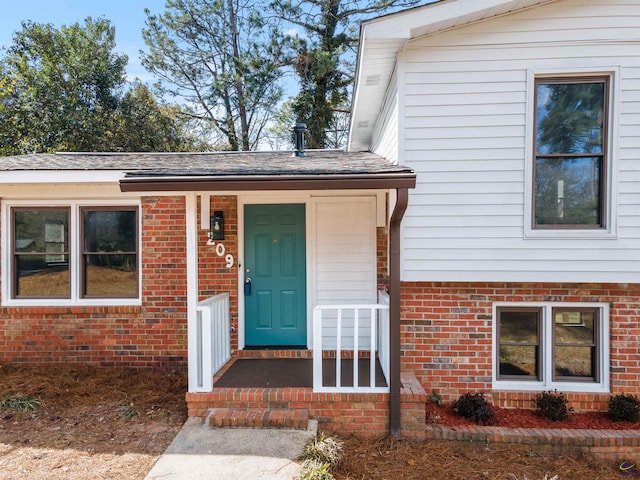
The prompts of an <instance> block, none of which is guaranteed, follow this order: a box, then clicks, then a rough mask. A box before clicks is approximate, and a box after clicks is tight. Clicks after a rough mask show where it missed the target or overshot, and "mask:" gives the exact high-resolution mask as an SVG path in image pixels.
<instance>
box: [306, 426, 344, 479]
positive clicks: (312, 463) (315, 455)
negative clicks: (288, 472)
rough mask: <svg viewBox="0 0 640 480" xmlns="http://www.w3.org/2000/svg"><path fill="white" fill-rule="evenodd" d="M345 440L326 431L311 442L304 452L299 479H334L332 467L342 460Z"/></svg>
mask: <svg viewBox="0 0 640 480" xmlns="http://www.w3.org/2000/svg"><path fill="white" fill-rule="evenodd" d="M343 453H344V442H342V441H341V440H336V439H334V438H331V437H326V436H325V435H324V433H322V434H320V436H319V437H316V438H315V439H314V440H313V441H312V442H311V443H309V444H308V445H307V446H306V447H305V449H304V452H303V453H302V456H301V457H300V460H303V462H302V465H301V467H300V473H299V474H298V476H297V477H296V479H297V480H333V478H334V477H333V474H332V473H331V468H333V467H335V466H336V465H338V464H339V463H340V461H341V460H342V455H343Z"/></svg>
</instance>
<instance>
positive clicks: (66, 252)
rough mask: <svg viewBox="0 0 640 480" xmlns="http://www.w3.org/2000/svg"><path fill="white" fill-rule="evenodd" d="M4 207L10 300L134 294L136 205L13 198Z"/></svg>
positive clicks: (77, 299)
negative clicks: (22, 201) (47, 202)
mask: <svg viewBox="0 0 640 480" xmlns="http://www.w3.org/2000/svg"><path fill="white" fill-rule="evenodd" d="M5 212H6V213H7V215H6V217H7V218H8V222H9V225H8V227H9V229H8V230H9V232H10V235H9V236H8V241H9V245H8V247H9V248H8V249H7V251H8V252H9V258H8V260H9V261H8V264H9V266H8V268H5V269H4V274H5V275H6V276H7V277H8V280H9V281H8V282H6V285H8V288H5V290H4V292H3V293H4V295H5V297H4V298H6V299H9V301H10V302H14V303H22V302H23V301H24V302H33V301H36V302H39V303H43V302H44V303H47V302H51V303H59V304H73V303H83V302H85V303H92V302H93V303H95V302H105V301H106V302H107V303H109V302H110V301H111V302H113V301H116V300H120V301H121V300H122V299H125V300H126V302H125V303H129V301H130V300H135V299H138V298H139V261H140V259H139V246H138V245H139V234H138V230H139V228H138V206H137V205H115V206H112V205H90V204H86V205H85V204H79V203H77V202H69V203H67V204H60V205H54V206H40V205H33V204H28V205H21V204H13V205H9V206H8V208H7V209H6V210H5ZM5 258H6V257H5Z"/></svg>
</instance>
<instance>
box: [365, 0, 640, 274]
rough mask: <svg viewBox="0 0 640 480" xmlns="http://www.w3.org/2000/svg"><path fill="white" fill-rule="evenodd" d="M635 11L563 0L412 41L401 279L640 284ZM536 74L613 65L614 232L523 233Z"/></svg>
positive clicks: (608, 69) (639, 66) (639, 68)
mask: <svg viewBox="0 0 640 480" xmlns="http://www.w3.org/2000/svg"><path fill="white" fill-rule="evenodd" d="M638 18H640V4H638V3H633V2H632V3H629V2H626V3H624V4H623V3H622V2H605V1H602V0H600V1H598V0H588V1H578V0H567V1H562V2H554V3H551V4H548V5H543V6H539V7H535V8H531V9H527V10H524V11H521V12H518V13H515V14H512V15H505V16H502V17H498V18H495V19H492V20H486V21H482V22H478V23H475V24H472V25H469V26H466V27H461V28H457V29H451V30H449V31H446V32H443V33H438V34H434V35H430V36H425V37H423V38H421V39H418V40H415V41H412V42H410V43H409V44H408V45H407V47H406V50H405V51H404V53H403V54H402V56H401V58H403V59H404V63H403V65H402V66H401V67H399V68H402V69H403V72H404V78H405V79H406V80H405V82H404V84H403V85H402V86H401V87H398V88H397V89H395V90H398V91H400V92H404V96H403V97H402V98H401V99H400V103H401V104H402V105H403V119H402V121H403V122H404V129H403V131H402V132H401V134H400V136H401V138H400V140H399V144H400V145H402V146H403V149H402V150H401V152H400V158H399V163H400V164H403V165H406V166H409V167H411V168H413V169H415V170H416V173H417V178H418V182H417V186H416V189H415V190H411V191H410V198H409V207H408V209H407V213H406V215H405V218H404V220H403V239H402V246H403V252H402V256H403V273H402V279H403V280H406V281H565V282H582V281H601V282H637V281H638V273H639V272H640V194H639V193H638V192H640V134H638V131H640V129H639V127H640V114H638V113H637V112H638V111H640V56H638V54H637V52H638V46H639V45H638V43H639V42H640V37H638V29H637V25H638ZM537 72H544V74H546V75H549V74H551V73H552V72H557V73H560V74H570V73H572V72H576V73H577V74H578V75H584V74H587V73H592V74H607V75H611V79H612V103H611V105H610V110H611V112H612V118H611V120H610V124H609V125H610V144H609V147H610V148H609V152H608V153H609V157H610V161H609V164H608V168H609V171H608V178H609V180H610V184H609V185H608V189H609V197H608V206H609V217H608V219H607V220H608V223H607V225H608V227H609V229H608V230H607V231H606V232H597V233H594V232H587V233H586V234H585V235H580V234H577V235H576V234H575V232H559V234H558V235H546V236H544V238H535V236H534V237H531V236H527V230H530V228H529V227H528V222H529V220H530V218H531V212H530V204H531V203H530V195H531V186H530V185H528V182H530V178H531V174H530V171H529V169H530V168H531V161H532V160H531V158H530V156H531V145H530V143H531V142H532V129H533V125H531V124H530V122H531V121H532V118H533V116H532V111H531V109H532V108H533V106H532V105H531V99H532V97H531V95H530V92H531V88H532V86H531V84H530V83H531V78H533V76H532V73H533V75H535V74H536V73H537ZM380 131H384V129H380ZM374 143H375V142H374Z"/></svg>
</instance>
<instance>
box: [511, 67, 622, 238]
mask: <svg viewBox="0 0 640 480" xmlns="http://www.w3.org/2000/svg"><path fill="white" fill-rule="evenodd" d="M585 76H600V77H602V76H607V77H609V82H610V83H609V99H608V100H609V112H608V115H609V116H608V119H607V122H608V125H609V131H608V139H607V151H606V152H605V161H606V167H605V172H606V175H607V178H606V179H605V193H606V199H605V200H604V201H605V207H606V209H605V211H604V212H603V215H604V218H603V219H602V220H603V222H604V225H605V228H584V229H581V228H570V229H566V228H563V229H561V228H533V215H534V214H533V195H534V187H533V166H534V158H533V152H534V142H535V141H536V139H535V138H534V131H535V128H534V122H535V118H536V116H535V107H536V105H535V85H536V79H544V78H558V77H568V78H571V77H585ZM620 78H621V76H620V68H619V67H602V68H569V69H564V70H557V69H555V70H551V69H537V70H529V71H528V72H527V113H526V123H525V125H526V131H525V158H524V160H525V162H524V238H526V239H536V238H540V239H549V238H558V239H564V238H566V239H616V238H617V213H616V212H617V197H618V192H617V183H618V182H617V172H618V136H619V135H618V132H619V131H620V126H619V120H618V117H619V115H618V114H617V112H619V111H620V98H621V95H620V80H619V79H620Z"/></svg>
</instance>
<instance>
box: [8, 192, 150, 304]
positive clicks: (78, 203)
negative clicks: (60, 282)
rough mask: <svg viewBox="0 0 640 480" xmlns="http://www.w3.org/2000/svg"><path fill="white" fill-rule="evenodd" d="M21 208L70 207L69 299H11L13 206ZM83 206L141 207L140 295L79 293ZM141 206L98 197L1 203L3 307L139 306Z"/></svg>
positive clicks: (136, 203)
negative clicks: (95, 295)
mask: <svg viewBox="0 0 640 480" xmlns="http://www.w3.org/2000/svg"><path fill="white" fill-rule="evenodd" d="M21 207H33V208H38V207H42V208H47V207H64V208H69V210H70V212H69V259H70V261H69V275H70V283H71V285H70V297H69V298H11V284H12V281H13V280H12V278H11V275H12V271H13V269H12V262H13V258H12V255H11V252H12V248H11V238H12V234H13V233H12V232H13V225H12V221H11V209H12V208H21ZM82 207H84V208H87V207H89V208H90V207H114V208H117V207H136V208H137V209H138V258H137V269H138V294H137V296H136V297H130V298H117V297H114V298H103V297H102V298H83V297H82V295H81V292H80V289H81V285H80V284H79V279H80V265H81V262H80V252H81V251H82V250H81V245H80V240H81V239H80V221H81V218H80V209H81V208H82ZM141 212H142V208H141V204H140V201H139V200H136V201H132V200H122V199H97V200H69V199H59V200H46V201H43V200H15V201H3V202H2V224H1V225H2V227H1V228H2V252H3V253H2V269H1V274H2V306H7V307H9V306H90V305H100V306H111V305H113V306H138V305H141V304H142V300H141V285H142V214H141Z"/></svg>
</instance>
